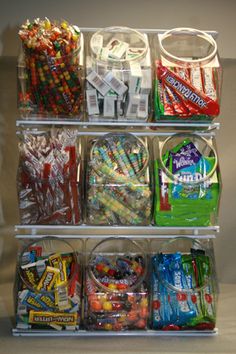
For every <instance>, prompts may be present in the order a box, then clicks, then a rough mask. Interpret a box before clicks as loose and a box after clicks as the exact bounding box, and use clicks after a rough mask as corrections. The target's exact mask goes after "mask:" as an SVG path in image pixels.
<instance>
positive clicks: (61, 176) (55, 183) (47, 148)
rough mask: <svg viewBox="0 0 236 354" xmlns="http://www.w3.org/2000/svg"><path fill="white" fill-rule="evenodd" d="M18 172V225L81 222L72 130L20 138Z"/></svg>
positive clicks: (78, 151)
mask: <svg viewBox="0 0 236 354" xmlns="http://www.w3.org/2000/svg"><path fill="white" fill-rule="evenodd" d="M19 152H20V156H19V166H18V173H17V188H18V201H19V211H20V221H21V224H32V225H34V224H43V225H47V224H51V225H65V224H71V225H76V224H79V223H81V221H82V214H81V202H82V200H81V196H82V176H81V172H82V171H81V170H82V168H81V164H82V161H81V143H80V141H78V139H77V133H76V131H74V130H65V129H58V130H55V129H52V130H49V131H44V132H40V131H38V132H34V133H28V132H23V133H22V134H21V135H20V143H19Z"/></svg>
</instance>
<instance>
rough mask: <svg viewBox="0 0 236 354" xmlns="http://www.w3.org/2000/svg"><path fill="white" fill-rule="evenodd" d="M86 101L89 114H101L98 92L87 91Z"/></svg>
mask: <svg viewBox="0 0 236 354" xmlns="http://www.w3.org/2000/svg"><path fill="white" fill-rule="evenodd" d="M86 100H87V109H88V114H89V115H93V114H99V107H98V99H97V91H96V90H86Z"/></svg>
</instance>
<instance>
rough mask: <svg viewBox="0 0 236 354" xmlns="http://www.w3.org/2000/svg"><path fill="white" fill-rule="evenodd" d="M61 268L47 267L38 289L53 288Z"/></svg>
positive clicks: (46, 289)
mask: <svg viewBox="0 0 236 354" xmlns="http://www.w3.org/2000/svg"><path fill="white" fill-rule="evenodd" d="M59 273H60V271H59V269H56V268H54V267H49V266H48V267H46V269H45V271H44V273H43V275H42V277H41V279H40V281H39V283H38V285H37V290H45V291H48V290H51V289H52V288H53V287H54V283H55V282H56V279H57V277H58V276H59Z"/></svg>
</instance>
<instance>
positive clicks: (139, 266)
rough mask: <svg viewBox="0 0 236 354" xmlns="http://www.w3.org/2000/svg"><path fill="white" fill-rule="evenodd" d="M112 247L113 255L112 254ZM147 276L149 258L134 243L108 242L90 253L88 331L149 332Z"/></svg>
mask: <svg viewBox="0 0 236 354" xmlns="http://www.w3.org/2000/svg"><path fill="white" fill-rule="evenodd" d="M111 247H113V252H109V250H110V249H111ZM121 250H122V251H121ZM131 250H132V251H133V252H131ZM146 272H147V263H146V257H145V255H144V254H143V253H142V250H141V249H140V247H138V246H137V244H136V243H135V242H133V241H131V240H128V239H122V238H116V239H115V238H109V239H106V240H103V241H101V242H100V243H98V244H97V246H95V248H94V249H93V250H92V251H91V253H90V257H89V260H88V264H87V268H86V274H85V320H86V328H87V329H89V330H112V331H121V330H122V331H123V330H134V329H146V327H147V319H148V291H147V286H146V283H145V276H146Z"/></svg>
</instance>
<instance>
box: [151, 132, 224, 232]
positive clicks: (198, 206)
mask: <svg viewBox="0 0 236 354" xmlns="http://www.w3.org/2000/svg"><path fill="white" fill-rule="evenodd" d="M154 150H155V161H154V176H155V177H154V178H155V182H154V184H155V202H154V222H155V224H156V225H158V226H192V227H194V226H196V227H197V226H214V225H216V224H217V218H218V206H219V200H220V192H221V178H220V172H219V164H218V156H217V152H216V149H215V143H214V139H213V138H212V137H210V138H209V137H202V136H200V135H197V134H190V133H186V134H184V133H182V134H174V135H171V136H169V137H167V138H165V139H163V138H159V139H156V141H155V143H154Z"/></svg>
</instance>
